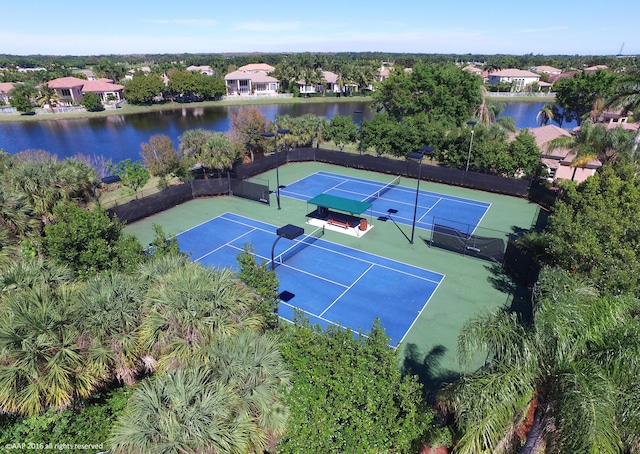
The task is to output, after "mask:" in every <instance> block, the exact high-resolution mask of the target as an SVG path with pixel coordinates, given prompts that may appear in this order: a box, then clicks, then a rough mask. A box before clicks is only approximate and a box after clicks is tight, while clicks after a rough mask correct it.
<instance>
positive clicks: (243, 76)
mask: <svg viewBox="0 0 640 454" xmlns="http://www.w3.org/2000/svg"><path fill="white" fill-rule="evenodd" d="M251 76H252V74H249V73H246V72H244V71H233V72H231V73H229V74H227V75H226V76H224V80H249V79H251Z"/></svg>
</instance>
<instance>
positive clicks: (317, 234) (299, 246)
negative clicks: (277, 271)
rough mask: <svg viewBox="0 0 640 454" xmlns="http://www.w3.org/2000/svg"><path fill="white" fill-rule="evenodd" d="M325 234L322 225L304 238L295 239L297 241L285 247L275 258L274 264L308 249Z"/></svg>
mask: <svg viewBox="0 0 640 454" xmlns="http://www.w3.org/2000/svg"><path fill="white" fill-rule="evenodd" d="M323 235H324V226H321V227H318V228H317V229H315V230H314V231H313V232H311V233H310V234H308V235H305V236H304V237H303V238H302V239H300V240H294V241H295V243H294V244H293V245H292V246H291V247H289V248H287V249H285V250H284V251H283V252H282V253H281V254H279V255H278V256H277V257H276V258H275V259H274V260H275V262H274V264H275V263H278V264H280V265H281V264H283V263H284V262H285V261H287V260H289V259H290V258H292V257H293V256H295V255H297V254H299V253H300V252H301V251H302V250H304V249H306V248H307V247H309V246H310V245H311V244H313V243H315V242H316V241H317V240H318V239H319V238H321V237H322V236H323Z"/></svg>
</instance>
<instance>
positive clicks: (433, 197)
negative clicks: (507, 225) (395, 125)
mask: <svg viewBox="0 0 640 454" xmlns="http://www.w3.org/2000/svg"><path fill="white" fill-rule="evenodd" d="M280 194H281V195H282V196H286V197H290V198H294V199H298V200H304V201H308V200H311V199H312V198H313V197H315V196H317V195H319V194H330V195H334V196H338V197H344V198H347V199H353V200H358V201H362V202H371V203H372V204H373V206H372V208H371V209H372V214H373V215H374V216H375V217H378V218H381V219H392V220H393V221H395V222H397V223H400V224H406V225H412V223H413V215H414V209H415V210H416V224H415V225H416V227H418V228H422V229H425V230H433V224H434V220H436V221H437V223H438V224H440V225H444V226H446V227H451V228H454V229H456V230H459V231H462V232H466V233H467V234H472V233H473V232H474V231H475V229H476V228H477V226H478V224H480V221H482V218H483V217H484V216H485V214H486V213H487V211H488V210H489V208H490V207H491V204H490V203H487V202H482V201H478V200H471V199H465V198H461V197H455V196H451V195H444V194H438V193H435V192H430V191H423V190H420V191H419V194H418V203H417V209H416V190H415V188H413V189H412V188H408V187H404V186H400V185H399V178H396V179H395V180H394V181H392V182H391V183H388V184H385V183H380V182H377V181H372V180H366V179H362V178H356V177H349V176H345V175H338V174H335V173H329V172H323V171H320V172H316V173H313V174H311V175H309V176H307V177H305V178H302V179H300V180H298V181H295V182H294V183H291V184H289V185H287V186H286V187H285V188H282V189H281V190H280Z"/></svg>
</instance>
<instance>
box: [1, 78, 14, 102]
mask: <svg viewBox="0 0 640 454" xmlns="http://www.w3.org/2000/svg"><path fill="white" fill-rule="evenodd" d="M13 87H15V84H14V83H13V82H0V101H2V103H4V104H9V92H10V91H11V90H13Z"/></svg>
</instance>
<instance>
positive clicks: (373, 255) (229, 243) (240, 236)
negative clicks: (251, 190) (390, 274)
mask: <svg viewBox="0 0 640 454" xmlns="http://www.w3.org/2000/svg"><path fill="white" fill-rule="evenodd" d="M225 214H233V213H229V212H227V213H224V214H222V215H220V216H218V217H220V218H223V219H225V220H227V221H230V222H234V223H236V224H239V225H243V226H247V227H251V228H252V230H251V231H250V232H247V233H244V234H242V235H238V236H237V237H235V238H234V239H233V240H231V241H229V242H227V243H225V244H224V245H222V246H220V247H219V248H216V250H220V249H221V248H222V247H224V246H227V245H228V246H231V247H233V248H236V247H235V246H233V245H232V244H231V243H232V242H233V241H236V240H237V239H238V238H242V237H243V236H245V235H247V234H248V233H252V232H255V231H260V232H266V233H269V234H273V232H272V231H271V230H266V229H264V228H262V227H258V226H255V225H251V224H249V223H245V222H241V221H239V220H236V219H229V218H226V217H224V215H225ZM233 215H234V216H238V217H244V216H241V215H236V214H233ZM212 219H216V218H212ZM245 219H248V218H245ZM210 220H211V219H210ZM258 222H261V221H258ZM203 224H204V223H203ZM307 236H308V235H307ZM317 239H318V240H320V241H325V242H326V243H327V244H331V245H333V244H337V243H332V242H331V241H328V240H324V239H322V238H317ZM316 243H317V242H316V241H314V242H313V243H308V244H307V247H314V248H318V249H322V250H324V251H328V252H330V253H332V254H336V255H340V256H344V257H348V258H350V259H351V260H357V261H359V262H363V263H366V264H368V265H375V266H379V267H381V268H384V269H387V270H391V271H395V272H397V273H401V274H404V275H406V276H411V277H414V278H416V279H420V280H423V281H427V282H434V283H438V282H440V281H442V280H443V279H444V278H445V277H446V275H444V274H441V273H437V272H435V271H432V270H429V269H426V268H421V267H419V266H415V265H410V264H408V263H404V262H400V261H398V260H394V259H391V258H388V257H384V256H381V255H378V254H374V253H371V252H365V251H360V250H358V249H354V248H351V247H349V246H343V245H338V246H340V247H342V248H345V249H347V250H355V251H358V252H360V253H362V254H366V255H370V256H372V257H378V258H380V259H381V260H385V261H389V262H394V263H398V264H401V265H403V266H408V267H411V268H416V269H422V270H424V271H427V272H429V273H431V274H434V275H439V276H442V279H441V280H440V281H436V280H434V279H429V278H426V277H422V276H418V275H416V274H413V273H408V272H406V271H402V270H400V269H398V268H393V267H392V266H389V265H384V264H381V263H376V262H372V261H370V260H366V259H363V258H360V257H353V256H351V255H349V254H347V253H344V252H340V251H336V250H334V249H331V248H329V247H323V246H322V245H318V244H316ZM236 249H237V248H236ZM211 252H214V251H211ZM211 252H209V253H208V254H206V255H209V254H211ZM254 255H256V257H260V258H261V259H263V260H266V261H267V262H271V258H270V257H263V256H261V255H258V254H254ZM203 257H204V256H203ZM280 265H281V266H286V267H288V268H291V269H295V270H297V271H300V272H302V273H304V274H307V275H309V276H315V277H317V278H318V279H322V280H324V281H327V282H332V283H335V284H337V285H340V286H341V287H344V284H339V283H337V282H333V281H331V280H330V279H327V278H324V277H322V276H319V275H317V274H313V273H310V272H308V271H304V270H301V269H298V268H295V267H292V266H290V265H287V263H286V262H283V263H281V264H280Z"/></svg>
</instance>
